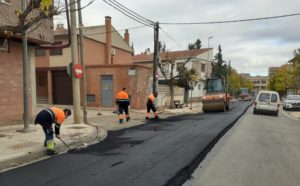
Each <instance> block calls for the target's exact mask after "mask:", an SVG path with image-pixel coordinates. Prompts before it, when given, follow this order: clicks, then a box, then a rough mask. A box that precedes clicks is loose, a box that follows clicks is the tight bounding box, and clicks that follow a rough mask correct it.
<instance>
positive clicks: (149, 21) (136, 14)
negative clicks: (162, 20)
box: [109, 0, 155, 25]
mask: <svg viewBox="0 0 300 186" xmlns="http://www.w3.org/2000/svg"><path fill="white" fill-rule="evenodd" d="M109 1H110V2H112V1H114V2H115V4H118V5H119V6H121V7H123V8H124V9H126V10H127V11H129V12H131V13H132V14H134V15H135V16H136V17H139V18H140V19H142V20H146V21H148V23H150V24H152V25H155V22H154V21H151V20H150V19H147V18H145V17H143V16H141V15H140V14H138V13H136V12H134V11H133V10H131V9H129V8H127V7H126V6H124V5H123V4H121V3H119V2H118V1H116V0H109Z"/></svg>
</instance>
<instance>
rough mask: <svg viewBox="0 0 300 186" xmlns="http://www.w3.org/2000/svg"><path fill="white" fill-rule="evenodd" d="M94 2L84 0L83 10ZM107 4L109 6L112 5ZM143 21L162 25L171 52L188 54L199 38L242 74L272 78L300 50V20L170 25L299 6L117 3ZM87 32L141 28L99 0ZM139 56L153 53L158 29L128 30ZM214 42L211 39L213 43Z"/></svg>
mask: <svg viewBox="0 0 300 186" xmlns="http://www.w3.org/2000/svg"><path fill="white" fill-rule="evenodd" d="M89 1H90V0H83V3H82V6H83V5H84V4H86V3H87V2H89ZM107 1H108V0H107ZM118 2H119V3H121V4H122V5H124V6H126V7H127V8H129V9H130V10H132V11H134V12H136V13H138V14H139V15H141V16H143V17H145V18H147V19H149V20H151V21H154V22H159V23H161V24H160V27H161V29H160V32H159V40H160V41H163V42H164V43H165V44H166V46H167V49H168V50H170V51H178V50H186V49H187V47H188V44H189V43H194V42H195V41H196V40H197V39H198V38H199V39H200V40H201V41H202V48H207V47H208V44H209V47H211V48H214V54H216V53H217V52H218V46H219V45H221V48H222V54H223V59H224V60H225V61H231V65H232V66H233V68H235V69H236V70H237V71H238V72H239V73H250V74H251V75H253V76H254V75H261V76H265V75H268V68H269V67H276V66H281V65H283V64H284V63H286V62H287V61H288V60H289V59H291V58H293V51H294V50H295V49H297V48H300V32H299V31H300V15H298V16H293V17H285V18H279V19H270V20H261V21H252V22H240V23H226V24H225V23H224V24H198V25H195V24H193V25H167V24H162V23H175V22H210V21H211V22H213V21H229V20H240V19H249V18H250V19H251V18H261V17H270V16H279V15H286V14H294V13H300V1H299V0H226V1H224V0H209V1H207V0H184V1H183V0H180V1H179V0H118ZM82 14H83V22H84V26H94V25H104V17H105V16H111V18H112V25H113V26H114V27H115V28H116V29H117V30H120V34H121V35H122V36H123V34H124V31H123V30H124V29H126V28H132V27H137V26H142V24H141V23H139V22H137V21H135V20H133V19H131V18H129V17H127V16H125V15H124V14H122V13H121V12H119V11H117V10H116V9H114V8H112V7H111V6H110V5H108V4H107V3H105V2H104V1H103V0H95V2H94V3H93V4H91V5H90V6H88V7H87V8H85V9H83V12H82ZM129 33H130V42H131V43H133V46H134V50H135V54H139V53H141V52H143V51H145V49H146V48H150V49H151V51H153V45H154V44H153V38H154V36H153V28H151V27H141V28H135V29H129ZM211 36H212V37H213V38H211V39H209V42H208V38H209V37H211Z"/></svg>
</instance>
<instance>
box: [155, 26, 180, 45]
mask: <svg viewBox="0 0 300 186" xmlns="http://www.w3.org/2000/svg"><path fill="white" fill-rule="evenodd" d="M160 29H161V31H163V33H165V34H166V36H167V37H168V38H170V39H171V40H172V41H174V42H175V43H176V44H177V45H178V46H179V47H181V48H182V49H184V47H182V45H180V44H179V43H178V42H177V41H176V40H175V39H174V38H173V37H172V36H171V35H170V34H168V33H167V32H166V31H164V30H163V29H162V28H161V27H160Z"/></svg>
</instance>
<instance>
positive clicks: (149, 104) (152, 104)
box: [146, 92, 159, 119]
mask: <svg viewBox="0 0 300 186" xmlns="http://www.w3.org/2000/svg"><path fill="white" fill-rule="evenodd" d="M156 97H157V92H153V93H152V94H150V95H149V97H148V100H147V113H146V119H149V117H150V110H152V111H153V114H154V118H155V119H159V118H158V113H157V110H156V108H155V98H156Z"/></svg>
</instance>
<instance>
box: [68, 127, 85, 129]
mask: <svg viewBox="0 0 300 186" xmlns="http://www.w3.org/2000/svg"><path fill="white" fill-rule="evenodd" d="M85 128H86V127H69V129H85Z"/></svg>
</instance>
